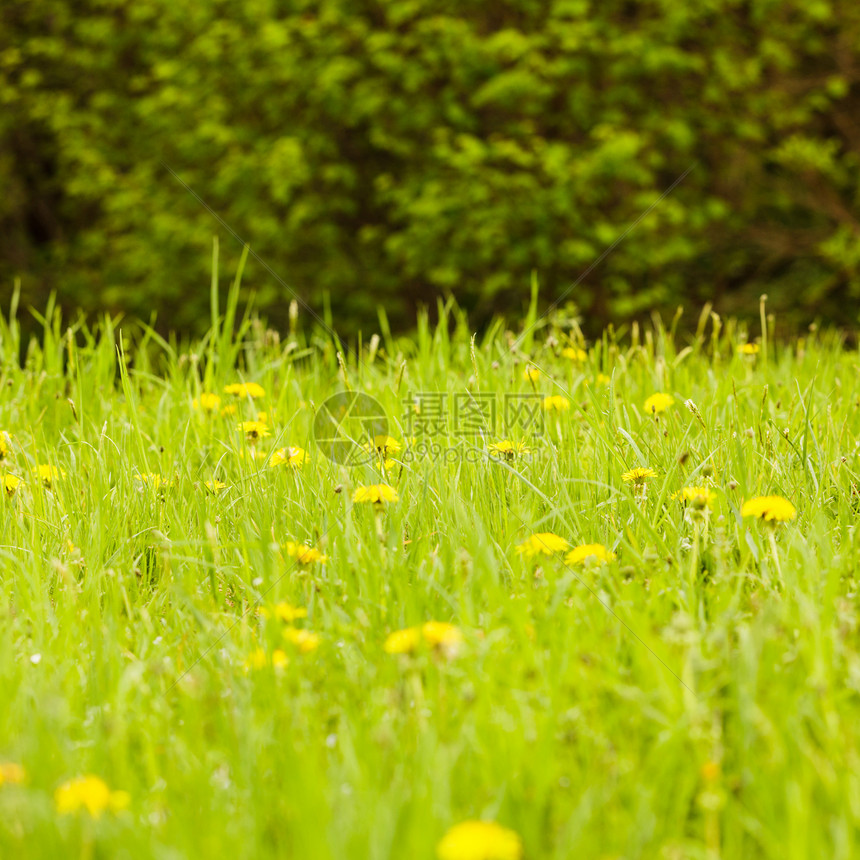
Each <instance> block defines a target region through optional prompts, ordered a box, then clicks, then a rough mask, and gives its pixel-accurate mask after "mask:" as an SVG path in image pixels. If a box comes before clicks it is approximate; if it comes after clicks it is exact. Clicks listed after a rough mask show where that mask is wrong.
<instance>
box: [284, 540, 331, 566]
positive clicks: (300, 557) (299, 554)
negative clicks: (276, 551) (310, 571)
mask: <svg viewBox="0 0 860 860" xmlns="http://www.w3.org/2000/svg"><path fill="white" fill-rule="evenodd" d="M284 552H285V553H286V554H287V555H288V556H289V557H290V558H294V559H295V560H296V562H297V563H298V564H313V563H314V562H317V561H328V556H325V555H323V554H322V553H321V552H320V551H319V550H318V549H317V548H316V547H315V546H308V545H307V544H304V543H295V541H287V542H286V543H285V544H284Z"/></svg>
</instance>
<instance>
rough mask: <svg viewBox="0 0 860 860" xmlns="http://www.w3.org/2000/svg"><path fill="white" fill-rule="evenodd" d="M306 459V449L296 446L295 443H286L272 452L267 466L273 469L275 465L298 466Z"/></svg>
mask: <svg viewBox="0 0 860 860" xmlns="http://www.w3.org/2000/svg"><path fill="white" fill-rule="evenodd" d="M307 459H308V455H307V451H305V450H304V448H297V447H296V446H295V445H287V447H286V448H278V450H277V451H275V452H274V453H273V454H272V457H271V459H270V460H269V468H270V469H274V468H275V467H276V466H282V465H287V466H293V467H294V468H298V467H300V466H303V465H304V464H305V461H306V460H307Z"/></svg>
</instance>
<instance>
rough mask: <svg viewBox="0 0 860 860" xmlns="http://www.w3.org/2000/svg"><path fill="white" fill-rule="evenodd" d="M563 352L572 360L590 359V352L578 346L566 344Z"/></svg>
mask: <svg viewBox="0 0 860 860" xmlns="http://www.w3.org/2000/svg"><path fill="white" fill-rule="evenodd" d="M561 354H562V355H563V356H564V357H565V358H569V359H570V360H571V361H578V362H580V363H582V362H583V361H587V360H588V353H587V352H586V351H585V350H584V349H582V348H580V347H578V346H566V347H565V348H564V349H563V350H562V351H561Z"/></svg>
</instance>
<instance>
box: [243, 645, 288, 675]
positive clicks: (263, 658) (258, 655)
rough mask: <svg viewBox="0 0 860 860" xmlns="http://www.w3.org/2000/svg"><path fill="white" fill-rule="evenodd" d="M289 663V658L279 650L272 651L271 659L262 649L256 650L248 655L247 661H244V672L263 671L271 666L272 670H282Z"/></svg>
mask: <svg viewBox="0 0 860 860" xmlns="http://www.w3.org/2000/svg"><path fill="white" fill-rule="evenodd" d="M289 662H290V658H289V657H287V654H286V652H285V651H282V650H281V649H280V648H276V649H275V650H274V651H272V656H271V657H270V656H269V655H268V654H267V653H266V651H265V650H264V649H263V648H256V649H255V650H254V651H252V652H251V653H250V654H249V655H248V659H247V660H246V661H245V670H246V671H248V670H249V669H257V670H259V669H265V668H266V667H267V666H271V667H272V668H273V669H283V668H284V667H285V666H287V665H288V664H289Z"/></svg>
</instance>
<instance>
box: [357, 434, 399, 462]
mask: <svg viewBox="0 0 860 860" xmlns="http://www.w3.org/2000/svg"><path fill="white" fill-rule="evenodd" d="M365 447H366V448H367V449H368V450H369V451H376V453H377V454H380V455H381V456H382V457H389V456H390V455H391V454H397V453H398V452H399V451H400V450H401V449H402V448H403V446H402V445H401V444H400V442H398V441H397V440H396V439H394V438H392V437H391V436H374V437H373V444H372V445H371V444H370V443H369V442H368V443H367V445H366V446H365Z"/></svg>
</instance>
